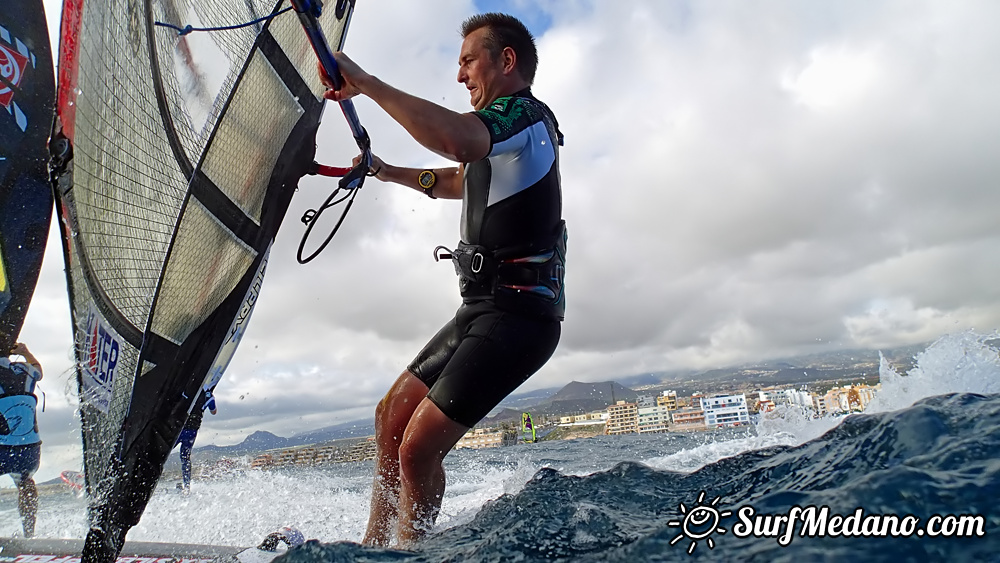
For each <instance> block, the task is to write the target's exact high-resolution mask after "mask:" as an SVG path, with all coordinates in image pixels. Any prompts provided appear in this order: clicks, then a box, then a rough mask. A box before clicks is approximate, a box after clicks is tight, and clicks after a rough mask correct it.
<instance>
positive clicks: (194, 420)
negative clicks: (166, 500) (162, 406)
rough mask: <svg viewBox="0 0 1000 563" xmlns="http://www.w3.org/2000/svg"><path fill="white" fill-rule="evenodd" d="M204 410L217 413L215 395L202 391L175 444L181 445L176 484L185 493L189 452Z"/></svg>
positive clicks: (186, 489) (188, 476) (188, 484)
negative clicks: (178, 479) (179, 479)
mask: <svg viewBox="0 0 1000 563" xmlns="http://www.w3.org/2000/svg"><path fill="white" fill-rule="evenodd" d="M206 410H208V411H209V412H211V413H212V414H217V413H218V410H216V406H215V395H213V394H212V392H211V391H208V390H206V391H204V392H203V393H202V395H201V397H198V400H197V401H195V403H194V408H192V409H191V414H189V415H188V417H187V421H185V422H184V429H183V430H181V435H180V437H179V438H177V442H178V443H179V444H180V445H181V482H180V483H178V488H179V489H181V490H183V491H185V492H187V491H190V490H191V450H192V449H194V441H195V438H197V437H198V430H199V429H201V421H202V419H203V418H204V417H205V411H206Z"/></svg>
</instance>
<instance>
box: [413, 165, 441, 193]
mask: <svg viewBox="0 0 1000 563" xmlns="http://www.w3.org/2000/svg"><path fill="white" fill-rule="evenodd" d="M411 178H412V176H411ZM434 180H436V178H434V173H433V172H431V171H430V170H424V171H423V172H421V173H420V176H418V177H417V181H419V182H420V187H421V188H423V189H425V190H426V189H427V188H430V187H432V186H433V185H434Z"/></svg>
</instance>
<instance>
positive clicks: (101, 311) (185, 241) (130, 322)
mask: <svg viewBox="0 0 1000 563" xmlns="http://www.w3.org/2000/svg"><path fill="white" fill-rule="evenodd" d="M340 5H343V9H337V10H328V11H326V12H324V13H323V14H322V17H321V22H322V26H323V28H324V29H325V31H326V33H327V36H328V37H329V38H330V41H331V43H332V45H333V46H334V47H335V48H340V47H341V45H342V43H343V40H344V35H345V33H346V31H347V25H348V22H349V20H350V15H351V12H352V10H353V5H354V3H353V2H340V3H338V7H340ZM287 7H288V4H287V3H285V2H284V1H283V0H282V1H275V0H216V1H213V2H203V1H201V0H127V1H125V2H95V1H93V0H64V5H63V20H62V30H61V41H60V53H59V57H60V58H59V84H58V97H57V126H56V131H57V133H56V135H55V137H54V139H53V143H52V147H53V151H52V152H53V169H54V172H53V177H54V179H55V193H56V197H57V200H58V205H57V213H58V217H59V221H60V226H61V230H62V241H63V252H64V255H65V261H66V275H67V284H68V289H69V296H70V305H71V311H72V317H73V323H74V334H75V349H76V360H77V369H76V372H77V380H78V381H77V383H78V388H79V394H80V409H79V410H80V416H81V421H82V429H83V456H84V470H85V471H84V473H85V475H86V486H87V491H88V494H89V495H90V499H91V500H90V505H89V517H90V532H89V534H88V536H87V539H86V542H85V545H84V550H83V559H84V561H112V560H114V558H115V555H116V554H117V553H118V552H119V550H120V549H121V546H122V544H123V542H124V538H125V535H126V533H127V532H128V530H129V529H130V528H131V527H132V526H134V525H135V524H136V523H137V522H138V521H139V518H140V516H141V515H142V512H143V510H144V509H145V506H146V504H147V502H148V500H149V498H150V496H151V494H152V492H153V489H154V487H155V485H156V483H157V480H158V479H159V477H160V474H161V473H162V469H163V464H164V462H165V461H166V459H167V457H168V456H169V454H170V450H171V449H172V447H173V445H174V444H175V443H176V441H177V437H178V435H179V434H180V431H181V428H182V426H183V424H184V421H185V420H186V418H187V416H188V414H189V413H190V411H191V408H192V407H193V405H194V401H195V399H196V398H197V397H198V396H199V394H200V391H201V389H205V388H212V387H214V385H215V384H216V383H218V381H219V379H220V378H221V374H222V371H223V370H224V369H225V366H226V365H227V364H228V362H229V360H230V359H231V358H232V356H233V353H234V351H235V347H236V345H237V344H238V343H239V340H240V338H241V337H242V335H243V332H244V331H245V328H246V323H247V322H248V321H249V316H250V313H251V312H252V310H253V307H254V304H255V303H256V300H257V296H258V294H259V289H260V286H261V283H262V280H263V276H264V273H265V271H266V269H267V264H268V253H269V251H270V248H271V244H272V243H273V241H274V237H275V234H276V232H277V230H278V227H279V225H280V224H281V221H282V219H283V218H284V215H285V213H286V211H287V209H288V205H289V202H290V200H291V197H292V193H293V191H294V190H295V187H296V185H297V183H298V180H299V178H300V177H301V176H302V175H304V174H306V173H308V172H309V171H310V168H311V166H312V164H313V154H314V152H315V135H316V130H317V127H318V125H319V121H320V118H321V116H322V111H323V97H322V94H323V91H324V87H323V85H322V84H321V83H320V80H319V77H318V75H317V72H316V59H315V56H314V54H313V51H312V49H311V46H310V43H309V41H308V38H307V37H306V35H305V34H304V33H303V31H302V28H301V26H300V25H299V24H298V21H297V20H296V18H295V17H294V15H292V14H285V15H277V14H278V13H279V12H281V11H282V10H283V9H284V8H287ZM271 16H274V17H271ZM237 22H253V24H252V25H247V26H243V27H233V28H231V29H228V30H226V31H217V32H210V33H178V32H177V31H175V30H173V29H171V28H169V27H164V26H161V25H157V23H166V24H170V25H173V26H176V27H177V28H180V29H184V28H186V26H188V25H190V26H192V27H193V28H219V27H231V26H232V24H234V23H237Z"/></svg>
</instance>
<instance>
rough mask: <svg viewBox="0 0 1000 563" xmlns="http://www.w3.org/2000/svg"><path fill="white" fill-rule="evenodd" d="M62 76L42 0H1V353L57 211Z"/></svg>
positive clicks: (16, 324) (20, 317)
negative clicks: (55, 143) (55, 122)
mask: <svg viewBox="0 0 1000 563" xmlns="http://www.w3.org/2000/svg"><path fill="white" fill-rule="evenodd" d="M54 100H55V77H54V74H53V71H52V49H51V48H50V47H49V32H48V27H47V26H46V24H45V11H44V10H43V9H42V2H41V0H25V1H21V2H4V3H3V4H2V5H0V108H2V110H3V111H0V354H7V353H8V352H9V351H10V349H11V348H13V346H14V344H15V343H16V341H17V337H18V335H19V334H20V332H21V327H22V326H23V324H24V316H25V314H27V312H28V304H29V303H30V302H31V296H32V294H34V292H35V284H36V283H37V282H38V272H39V270H40V269H41V267H42V256H43V254H45V241H46V239H47V238H48V234H49V222H50V221H51V219H52V189H51V188H50V187H49V168H48V162H49V153H48V149H47V148H46V144H47V142H48V139H49V132H50V131H51V130H52V115H53V103H54Z"/></svg>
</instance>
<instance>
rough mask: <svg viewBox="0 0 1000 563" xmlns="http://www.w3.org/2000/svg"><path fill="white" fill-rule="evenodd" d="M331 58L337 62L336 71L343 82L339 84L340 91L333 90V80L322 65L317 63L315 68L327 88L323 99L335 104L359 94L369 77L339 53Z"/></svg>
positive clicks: (348, 58) (349, 59)
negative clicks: (338, 71)
mask: <svg viewBox="0 0 1000 563" xmlns="http://www.w3.org/2000/svg"><path fill="white" fill-rule="evenodd" d="M333 58H334V59H335V60H336V61H337V67H338V70H340V76H341V78H342V79H343V80H342V81H341V84H340V90H334V89H333V87H334V84H333V79H332V78H330V75H329V74H327V73H326V69H324V68H323V65H322V63H317V64H316V66H317V68H318V69H319V79H320V81H321V82H322V83H323V85H324V86H326V87H327V88H329V90H327V91H326V92H325V93H324V94H323V97H324V98H326V99H328V100H333V101H335V102H342V101H344V100H349V99H351V98H353V97H354V96H357V95H358V94H361V93H362V91H361V85H362V83H363V82H364V81H365V80H367V79H368V78H371V75H370V74H368V73H367V72H365V71H364V70H363V69H362V68H361V67H360V66H358V64H357V63H355V62H354V61H352V60H351V58H350V57H348V56H347V55H345V54H344V53H343V52H341V51H337V52H336V53H334V54H333Z"/></svg>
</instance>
